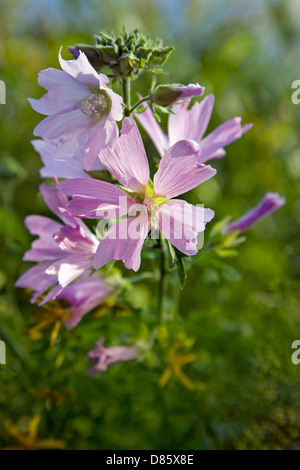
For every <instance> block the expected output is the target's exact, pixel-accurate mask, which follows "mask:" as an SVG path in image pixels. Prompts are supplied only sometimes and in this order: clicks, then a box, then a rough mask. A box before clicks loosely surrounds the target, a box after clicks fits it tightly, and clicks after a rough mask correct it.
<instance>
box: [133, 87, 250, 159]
mask: <svg viewBox="0 0 300 470" xmlns="http://www.w3.org/2000/svg"><path fill="white" fill-rule="evenodd" d="M189 104H190V100H188V101H185V102H184V103H181V104H175V105H174V106H173V107H172V111H173V112H174V114H170V115H169V119H168V135H166V134H165V133H164V132H163V131H162V129H161V128H160V126H159V124H158V123H157V121H156V119H155V117H154V115H153V113H152V111H151V109H150V108H149V107H147V108H146V111H144V112H143V113H140V114H135V117H136V119H137V120H138V121H139V122H140V124H141V125H142V126H143V128H144V129H145V131H146V132H147V133H148V135H149V137H150V138H151V139H152V141H153V143H154V145H155V146H156V148H157V150H158V152H159V154H160V155H161V156H163V155H164V153H165V152H166V150H167V149H168V148H169V147H171V146H172V145H174V144H175V143H176V142H178V141H180V140H182V139H191V140H195V141H196V142H198V144H199V150H200V156H199V159H198V162H199V163H204V162H206V161H207V160H211V159H212V158H220V157H223V156H224V155H225V153H226V152H225V150H224V147H226V146H227V145H229V144H231V143H232V142H234V141H235V140H237V139H239V138H240V137H242V135H243V134H244V133H245V132H247V131H248V130H249V129H251V127H252V124H246V125H245V126H243V127H241V118H240V117H235V118H233V119H230V120H229V121H227V122H225V123H224V124H221V125H220V126H219V127H217V128H216V129H215V130H213V131H212V132H211V133H210V134H208V135H207V136H206V137H205V138H203V135H204V133H205V131H206V129H207V126H208V123H209V120H210V116H211V113H212V110H213V106H214V96H213V95H209V96H207V97H206V98H205V99H204V100H203V101H201V102H200V103H199V102H197V103H195V104H194V106H193V107H192V108H191V109H188V106H189Z"/></svg>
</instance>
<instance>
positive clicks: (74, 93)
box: [29, 52, 123, 170]
mask: <svg viewBox="0 0 300 470" xmlns="http://www.w3.org/2000/svg"><path fill="white" fill-rule="evenodd" d="M59 62H60V65H61V68H62V70H58V69H54V68H48V69H45V70H42V71H41V72H40V73H39V79H38V82H39V84H40V85H41V86H42V87H43V88H45V89H46V90H48V93H46V94H45V95H44V96H42V98H40V99H31V98H29V102H30V104H31V106H32V107H33V109H34V110H35V111H37V112H39V113H41V114H45V115H47V116H48V117H46V118H45V119H43V120H42V121H41V122H40V123H39V124H38V125H37V126H36V128H35V130H34V135H35V136H38V137H43V138H46V139H61V140H60V143H59V145H58V147H57V151H56V155H55V158H56V159H57V160H64V159H66V158H71V157H75V156H76V155H81V154H83V155H84V164H85V168H86V169H87V170H90V169H91V167H92V165H93V163H94V161H95V159H96V158H97V156H98V154H99V152H100V150H101V149H103V148H105V147H107V146H109V147H111V146H113V145H114V143H115V141H116V139H117V136H118V132H119V131H118V125H117V123H116V121H119V120H121V119H122V117H123V108H122V98H121V96H119V95H118V94H116V93H114V92H113V91H112V90H111V89H110V88H108V87H107V86H106V85H107V83H108V78H107V76H106V75H104V74H103V73H100V74H98V73H97V72H96V71H95V69H94V68H93V67H92V66H91V64H90V63H89V61H88V59H87V58H86V56H85V54H84V53H83V52H80V53H79V56H78V58H77V59H76V60H64V59H62V57H61V55H60V53H59Z"/></svg>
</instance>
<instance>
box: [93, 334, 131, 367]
mask: <svg viewBox="0 0 300 470" xmlns="http://www.w3.org/2000/svg"><path fill="white" fill-rule="evenodd" d="M103 343H104V338H100V339H99V340H98V341H97V342H96V345H95V349H93V351H90V352H89V353H88V356H87V357H88V360H89V361H90V362H93V363H94V364H93V365H92V367H90V368H89V369H88V372H87V373H88V375H94V374H97V373H98V372H104V371H105V370H106V369H107V368H108V366H111V365H113V364H118V363H119V362H125V361H131V360H132V359H136V358H137V357H138V355H139V350H138V348H137V347H135V346H110V347H108V348H105V347H104V346H103Z"/></svg>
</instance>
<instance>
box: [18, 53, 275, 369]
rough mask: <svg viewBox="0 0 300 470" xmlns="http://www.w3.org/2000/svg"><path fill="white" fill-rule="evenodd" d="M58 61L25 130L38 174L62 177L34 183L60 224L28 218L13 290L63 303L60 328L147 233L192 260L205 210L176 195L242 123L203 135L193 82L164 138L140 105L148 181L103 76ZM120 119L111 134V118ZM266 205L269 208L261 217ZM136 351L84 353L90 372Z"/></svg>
mask: <svg viewBox="0 0 300 470" xmlns="http://www.w3.org/2000/svg"><path fill="white" fill-rule="evenodd" d="M59 61H60V65H61V68H62V70H57V69H53V68H49V69H46V70H43V71H41V72H40V74H39V84H40V85H41V86H42V87H43V88H45V89H46V90H47V93H46V94H45V95H44V96H42V98H40V99H29V101H30V103H31V105H32V107H33V109H35V110H36V111H38V112H39V113H41V114H44V115H46V116H47V117H45V118H44V119H43V120H42V121H41V122H40V123H39V124H38V125H37V127H36V128H35V130H34V135H35V136H38V137H41V138H42V139H41V140H34V141H33V142H32V143H33V146H34V148H35V149H36V150H37V151H38V152H39V154H40V156H41V159H42V161H43V164H44V166H43V168H42V169H41V171H40V173H41V176H42V177H45V178H49V177H53V178H54V179H55V181H56V183H58V181H57V178H63V179H64V181H61V182H59V183H58V184H56V185H54V186H50V185H46V184H42V185H41V186H40V191H41V193H42V195H43V197H44V200H45V202H46V204H47V205H48V207H49V209H50V210H51V211H52V212H53V213H54V215H56V216H57V217H58V218H59V219H60V220H61V222H62V223H61V222H57V221H54V220H51V219H49V218H48V217H42V216H38V215H32V216H29V217H27V219H26V221H25V224H26V227H27V228H28V230H29V231H30V233H31V234H32V235H36V236H37V237H38V239H37V240H35V241H34V242H33V243H32V247H31V249H30V250H29V251H28V252H27V253H26V254H25V257H24V259H25V260H26V261H31V262H36V263H37V264H36V265H35V266H33V267H31V268H30V269H29V270H28V271H27V272H25V273H24V274H23V275H22V276H21V277H20V279H19V280H18V281H17V286H18V287H24V288H28V289H31V290H32V291H33V292H34V294H33V297H32V301H33V302H35V301H36V300H37V299H38V298H40V305H41V304H44V303H46V302H48V301H49V300H55V299H56V300H61V299H64V300H65V301H67V302H68V303H69V305H70V307H69V310H70V312H71V317H70V318H68V320H67V321H66V325H67V327H68V328H73V327H75V326H76V325H77V324H78V322H79V321H80V319H81V318H82V316H83V315H85V314H86V313H88V312H89V311H91V310H92V309H93V308H95V307H96V306H97V305H98V304H99V303H101V302H102V301H103V299H104V298H105V297H107V296H108V295H109V294H111V293H112V287H111V286H110V285H108V284H107V282H106V281H105V280H104V279H103V278H102V277H101V276H100V275H98V273H97V274H96V273H95V270H98V269H99V268H101V267H102V266H104V265H105V264H106V263H108V262H109V261H110V260H122V261H123V262H124V264H125V266H126V268H128V269H133V270H134V271H137V270H138V269H139V267H140V264H141V251H142V247H143V244H144V241H145V239H146V238H147V237H148V234H149V231H151V233H152V232H153V230H154V231H156V233H158V232H160V233H161V234H162V235H163V236H164V237H165V238H167V239H168V240H169V242H170V243H171V244H172V245H174V246H175V247H176V248H177V249H178V250H179V251H181V252H183V253H185V254H187V255H194V254H196V253H197V251H198V248H197V235H198V233H200V232H203V231H204V230H205V225H206V224H207V223H208V222H210V221H211V220H212V218H213V217H214V212H213V211H212V210H211V209H206V208H203V206H193V205H191V204H188V203H187V202H186V201H184V200H182V199H177V197H178V196H179V195H181V194H183V193H186V192H187V191H190V190H191V189H193V188H195V187H197V186H198V185H200V184H201V183H203V182H205V181H207V180H208V179H209V178H211V177H213V176H214V175H215V173H216V170H214V169H213V168H212V167H211V166H209V165H207V164H206V162H207V161H208V160H212V159H214V158H220V157H223V156H224V155H225V150H224V147H226V146H227V145H229V144H230V143H231V142H233V141H235V140H236V139H239V138H240V137H241V136H242V135H243V134H244V133H245V132H246V131H247V130H249V129H250V128H251V125H249V124H248V125H246V126H243V127H242V126H241V119H240V118H234V119H231V120H229V121H227V122H225V123H224V124H222V125H221V126H219V127H218V128H217V129H215V130H214V131H212V132H211V133H210V134H208V135H207V136H206V137H203V136H204V134H205V132H206V129H207V126H208V123H209V120H210V116H211V113H212V109H213V104H214V98H213V96H212V95H210V96H208V97H207V98H205V99H204V100H203V101H201V102H196V103H195V104H194V105H193V107H192V108H191V109H189V104H190V100H191V97H192V96H200V95H202V93H203V92H204V88H203V87H201V86H200V85H195V84H190V85H188V86H186V87H182V88H181V89H180V96H179V98H178V99H177V100H176V104H174V105H173V108H172V114H170V116H169V121H168V135H166V134H165V133H164V132H163V131H162V130H161V128H160V126H159V125H158V123H157V121H156V119H155V117H154V115H153V113H152V111H151V109H150V108H149V107H147V106H146V108H145V111H144V112H143V113H141V114H137V115H136V116H135V118H136V119H137V120H138V121H139V123H140V124H141V125H142V126H143V127H144V129H145V130H146V132H147V133H148V134H149V136H150V137H151V139H152V140H153V142H154V144H155V146H156V147H157V150H158V152H159V154H160V156H161V160H160V163H159V166H158V169H157V171H156V173H155V175H154V177H153V179H151V178H150V169H149V164H148V159H147V155H146V152H145V148H144V145H143V142H142V138H141V135H140V133H139V130H138V127H137V124H136V122H135V120H134V118H132V117H127V118H124V119H123V105H122V98H121V96H119V95H118V94H116V93H115V92H113V91H112V89H111V88H109V86H108V81H109V80H108V78H107V77H106V76H105V75H104V74H98V73H97V72H96V71H95V70H94V69H93V67H92V66H91V65H90V63H89V61H88V60H87V58H86V56H85V54H84V53H83V52H79V55H78V57H77V59H75V60H64V59H62V57H61V55H60V54H59ZM122 119H123V121H122V127H121V133H120V135H119V127H118V124H117V121H121V120H122ZM103 169H106V170H108V172H109V173H110V175H111V181H112V182H111V183H108V182H105V181H102V180H97V179H93V178H92V176H91V175H92V173H90V172H91V170H103ZM68 197H70V198H71V200H69V199H68ZM275 205H276V204H275ZM274 207H275V206H274V205H273V206H272V207H271V206H268V211H269V212H271V211H272V210H274ZM82 219H97V220H102V221H108V220H109V221H110V225H109V228H108V230H107V231H103V234H102V238H101V239H99V238H97V237H96V235H94V234H93V233H92V232H91V231H90V230H89V229H88V227H87V226H86V225H85V223H84V222H83V221H82ZM248 225H249V224H248ZM229 230H231V228H229ZM137 354H138V352H137V349H136V347H133V346H132V347H126V346H122V347H121V346H116V347H111V348H107V349H106V348H104V347H103V340H102V339H101V340H99V341H98V343H97V346H96V349H95V350H94V351H92V352H91V353H90V354H89V359H90V360H91V361H93V362H94V363H95V364H94V366H93V367H92V369H91V371H90V372H91V373H94V372H96V371H102V370H105V369H106V368H107V366H108V365H110V364H112V363H115V362H121V361H125V360H129V359H132V358H135V357H136V356H137Z"/></svg>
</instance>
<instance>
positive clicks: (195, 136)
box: [168, 95, 214, 145]
mask: <svg viewBox="0 0 300 470" xmlns="http://www.w3.org/2000/svg"><path fill="white" fill-rule="evenodd" d="M189 103H190V101H187V102H185V103H182V104H177V105H174V106H173V108H172V111H173V112H174V113H175V114H170V116H169V119H168V135H169V140H170V145H173V144H174V143H175V142H178V141H179V140H182V139H191V140H195V141H196V142H198V143H200V140H201V139H202V137H203V135H204V133H205V131H206V129H207V126H208V123H209V120H210V117H211V113H212V110H213V106H214V96H213V95H208V96H207V97H206V98H205V99H204V100H203V101H201V102H200V103H198V102H197V103H195V104H194V106H193V107H192V108H191V109H190V110H188V109H187V107H188V105H189Z"/></svg>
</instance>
